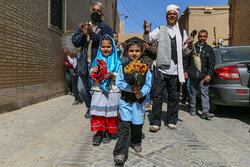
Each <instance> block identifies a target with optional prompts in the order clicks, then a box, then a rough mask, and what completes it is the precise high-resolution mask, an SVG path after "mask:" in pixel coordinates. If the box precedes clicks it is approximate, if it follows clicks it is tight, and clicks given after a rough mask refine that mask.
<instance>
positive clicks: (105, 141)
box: [102, 131, 111, 143]
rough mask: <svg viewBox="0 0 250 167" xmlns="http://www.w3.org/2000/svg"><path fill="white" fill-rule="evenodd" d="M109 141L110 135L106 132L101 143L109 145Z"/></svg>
mask: <svg viewBox="0 0 250 167" xmlns="http://www.w3.org/2000/svg"><path fill="white" fill-rule="evenodd" d="M110 141H111V138H110V134H109V133H108V132H107V131H106V132H105V134H104V136H103V139H102V142H103V143H110Z"/></svg>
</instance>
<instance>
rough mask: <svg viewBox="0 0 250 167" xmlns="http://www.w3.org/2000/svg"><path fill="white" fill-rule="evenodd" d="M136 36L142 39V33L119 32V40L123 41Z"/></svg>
mask: <svg viewBox="0 0 250 167" xmlns="http://www.w3.org/2000/svg"><path fill="white" fill-rule="evenodd" d="M132 37H138V38H141V39H143V34H142V33H119V41H121V42H124V41H126V40H127V39H129V38H132Z"/></svg>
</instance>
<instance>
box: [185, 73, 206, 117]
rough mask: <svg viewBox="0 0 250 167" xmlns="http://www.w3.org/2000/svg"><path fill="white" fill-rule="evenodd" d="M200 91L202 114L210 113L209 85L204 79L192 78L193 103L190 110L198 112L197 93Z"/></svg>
mask: <svg viewBox="0 0 250 167" xmlns="http://www.w3.org/2000/svg"><path fill="white" fill-rule="evenodd" d="M198 89H200V93H201V106H202V113H208V112H209V109H210V104H209V83H207V82H204V79H196V78H190V90H191V92H190V93H191V101H190V110H191V111H196V93H197V90H198Z"/></svg>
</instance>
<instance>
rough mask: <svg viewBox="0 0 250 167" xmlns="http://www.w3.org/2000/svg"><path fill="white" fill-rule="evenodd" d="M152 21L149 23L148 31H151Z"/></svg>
mask: <svg viewBox="0 0 250 167" xmlns="http://www.w3.org/2000/svg"><path fill="white" fill-rule="evenodd" d="M151 27H152V23H149V32H151Z"/></svg>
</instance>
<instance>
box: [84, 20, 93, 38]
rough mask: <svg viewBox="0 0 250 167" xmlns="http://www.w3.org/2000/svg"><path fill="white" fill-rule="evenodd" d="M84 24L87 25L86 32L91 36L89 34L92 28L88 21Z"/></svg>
mask: <svg viewBox="0 0 250 167" xmlns="http://www.w3.org/2000/svg"><path fill="white" fill-rule="evenodd" d="M86 26H87V34H88V35H89V36H91V35H92V32H93V30H92V25H90V24H89V23H86Z"/></svg>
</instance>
